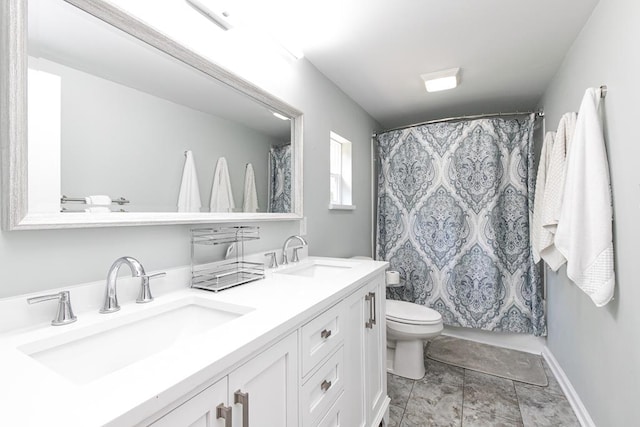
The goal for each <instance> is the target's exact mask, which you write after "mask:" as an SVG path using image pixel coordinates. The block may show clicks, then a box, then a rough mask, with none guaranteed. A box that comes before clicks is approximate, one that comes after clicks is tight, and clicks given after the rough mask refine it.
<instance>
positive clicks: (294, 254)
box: [291, 246, 304, 262]
mask: <svg viewBox="0 0 640 427" xmlns="http://www.w3.org/2000/svg"><path fill="white" fill-rule="evenodd" d="M303 247H304V246H298V247H295V248H293V256H292V257H291V262H299V261H300V258H299V257H298V251H299V250H300V249H302V248H303Z"/></svg>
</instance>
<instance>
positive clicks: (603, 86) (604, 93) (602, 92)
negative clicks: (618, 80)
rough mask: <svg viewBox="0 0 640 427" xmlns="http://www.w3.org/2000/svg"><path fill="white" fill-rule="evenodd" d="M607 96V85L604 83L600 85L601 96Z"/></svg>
mask: <svg viewBox="0 0 640 427" xmlns="http://www.w3.org/2000/svg"><path fill="white" fill-rule="evenodd" d="M606 97H607V85H602V86H600V98H603V99H604V98H606Z"/></svg>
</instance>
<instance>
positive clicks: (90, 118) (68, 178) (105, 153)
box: [30, 58, 282, 212]
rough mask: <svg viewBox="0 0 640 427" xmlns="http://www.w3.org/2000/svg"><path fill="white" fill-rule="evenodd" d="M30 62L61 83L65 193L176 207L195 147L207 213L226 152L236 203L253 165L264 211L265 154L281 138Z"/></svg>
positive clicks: (151, 208) (134, 207) (151, 207)
mask: <svg viewBox="0 0 640 427" xmlns="http://www.w3.org/2000/svg"><path fill="white" fill-rule="evenodd" d="M30 67H37V68H38V69H41V70H45V71H47V72H50V73H53V74H56V75H58V76H60V77H61V80H62V119H61V121H62V125H61V134H62V149H61V191H62V193H63V194H65V195H67V196H69V197H85V196H88V195H91V194H108V195H110V196H111V197H112V198H117V197H121V196H122V197H125V198H127V199H128V200H130V201H131V204H129V205H127V206H126V209H127V210H128V211H139V212H175V211H176V208H177V206H176V204H177V200H178V191H179V188H180V180H181V176H182V168H183V165H184V151H185V150H191V151H192V152H193V154H194V158H195V161H196V167H197V171H198V181H199V183H200V194H201V199H202V205H203V211H206V210H207V209H206V208H205V207H206V206H208V205H209V197H210V194H211V184H212V179H213V172H214V168H215V164H216V161H217V159H218V158H219V157H221V156H224V157H226V159H227V162H228V164H229V172H230V179H231V184H232V189H233V194H234V199H235V202H236V206H240V207H241V206H242V197H243V183H244V172H245V165H246V164H247V163H252V165H253V168H254V171H255V176H256V189H257V193H258V204H259V207H260V209H259V210H258V212H266V210H267V206H268V201H267V193H268V185H269V184H268V182H269V176H268V173H269V172H268V153H269V149H270V147H271V146H273V145H278V144H280V143H282V141H278V140H276V139H274V138H272V137H270V136H267V135H264V134H261V133H259V132H257V131H255V130H253V129H250V128H248V127H246V126H244V125H242V124H239V123H236V122H232V121H229V120H226V119H222V118H220V117H217V116H213V115H210V114H207V113H203V112H200V111H197V110H194V109H192V108H188V107H185V106H183V105H179V104H176V103H174V102H171V101H167V100H165V99H162V98H158V97H156V96H153V95H150V94H148V93H145V92H141V91H139V90H136V89H132V88H129V87H126V86H123V85H120V84H118V83H116V82H113V81H109V80H105V79H103V78H99V77H96V76H93V75H90V74H87V73H85V72H81V71H78V70H75V69H72V68H69V67H67V66H64V65H60V64H58V63H54V62H51V61H48V60H44V59H37V60H36V59H34V58H30ZM150 78H152V76H150ZM166 84H171V82H170V81H167V82H166ZM240 210H241V209H240Z"/></svg>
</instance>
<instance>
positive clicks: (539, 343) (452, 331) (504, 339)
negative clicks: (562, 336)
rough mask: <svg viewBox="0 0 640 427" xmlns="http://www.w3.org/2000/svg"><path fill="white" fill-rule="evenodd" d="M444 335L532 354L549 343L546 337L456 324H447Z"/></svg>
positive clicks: (539, 352) (540, 350) (538, 352)
mask: <svg viewBox="0 0 640 427" xmlns="http://www.w3.org/2000/svg"><path fill="white" fill-rule="evenodd" d="M442 335H447V336H450V337H456V338H462V339H465V340H469V341H475V342H479V343H483V344H489V345H495V346H496V347H503V348H509V349H511V350H519V351H524V352H526V353H532V354H541V353H542V350H543V349H544V348H545V347H546V343H547V342H546V339H545V338H543V337H534V336H533V335H526V334H514V333H509V332H494V331H484V330H481V329H472V328H457V327H454V326H445V327H444V331H443V332H442Z"/></svg>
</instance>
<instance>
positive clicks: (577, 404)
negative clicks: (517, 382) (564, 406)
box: [542, 346, 596, 427]
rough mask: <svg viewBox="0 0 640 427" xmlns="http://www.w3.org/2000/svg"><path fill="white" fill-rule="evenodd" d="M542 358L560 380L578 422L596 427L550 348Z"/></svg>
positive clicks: (544, 351) (589, 426)
mask: <svg viewBox="0 0 640 427" xmlns="http://www.w3.org/2000/svg"><path fill="white" fill-rule="evenodd" d="M542 357H544V360H546V361H547V364H548V365H549V368H550V369H551V372H553V375H555V377H556V379H557V380H558V383H559V384H560V388H562V391H563V392H564V395H565V396H566V397H567V400H568V401H569V404H570V405H571V408H573V412H575V414H576V417H578V421H580V425H581V426H582V427H596V424H595V423H594V422H593V420H592V419H591V415H589V412H588V411H587V408H586V407H585V406H584V404H583V403H582V400H581V399H580V396H578V393H577V392H576V390H575V389H574V388H573V385H571V381H569V378H568V377H567V375H566V374H565V373H564V371H563V370H562V368H561V367H560V365H559V364H558V361H557V360H556V358H555V357H554V356H553V353H551V350H549V347H546V346H545V348H544V349H543V350H542Z"/></svg>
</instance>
